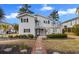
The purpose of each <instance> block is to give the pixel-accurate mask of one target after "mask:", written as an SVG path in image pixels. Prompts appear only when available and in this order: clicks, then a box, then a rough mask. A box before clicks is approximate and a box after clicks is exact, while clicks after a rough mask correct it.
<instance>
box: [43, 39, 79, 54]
mask: <svg viewBox="0 0 79 59" xmlns="http://www.w3.org/2000/svg"><path fill="white" fill-rule="evenodd" d="M43 43H44V45H45V48H46V49H49V50H52V51H57V52H62V53H79V40H71V39H70V40H64V39H63V40H60V39H48V40H44V41H43Z"/></svg>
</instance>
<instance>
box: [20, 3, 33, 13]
mask: <svg viewBox="0 0 79 59" xmlns="http://www.w3.org/2000/svg"><path fill="white" fill-rule="evenodd" d="M30 8H31V6H30V5H28V4H24V5H23V6H22V8H20V10H19V12H24V13H25V12H27V13H32V14H33V13H34V12H32V11H31V10H30Z"/></svg>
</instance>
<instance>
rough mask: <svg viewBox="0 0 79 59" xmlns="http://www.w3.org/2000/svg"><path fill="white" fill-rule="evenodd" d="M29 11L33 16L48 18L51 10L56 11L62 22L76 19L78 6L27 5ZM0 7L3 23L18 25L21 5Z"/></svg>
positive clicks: (1, 5)
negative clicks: (3, 16)
mask: <svg viewBox="0 0 79 59" xmlns="http://www.w3.org/2000/svg"><path fill="white" fill-rule="evenodd" d="M29 5H30V6H31V8H30V10H31V11H33V12H34V13H35V14H40V15H43V16H49V15H50V13H51V12H52V11H53V10H55V9H56V10H58V14H59V21H61V22H64V21H66V20H69V19H72V18H75V17H77V14H76V13H75V11H76V8H77V7H79V4H29ZM0 7H1V8H2V9H3V11H4V13H5V17H6V18H5V21H6V22H7V23H11V24H16V23H19V19H17V18H16V16H17V14H18V11H19V9H20V8H21V7H22V4H0Z"/></svg>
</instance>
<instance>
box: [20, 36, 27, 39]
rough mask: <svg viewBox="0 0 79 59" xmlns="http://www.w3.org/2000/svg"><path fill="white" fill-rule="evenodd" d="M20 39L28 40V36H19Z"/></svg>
mask: <svg viewBox="0 0 79 59" xmlns="http://www.w3.org/2000/svg"><path fill="white" fill-rule="evenodd" d="M19 38H20V39H26V38H27V35H19Z"/></svg>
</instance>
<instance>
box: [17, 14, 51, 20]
mask: <svg viewBox="0 0 79 59" xmlns="http://www.w3.org/2000/svg"><path fill="white" fill-rule="evenodd" d="M26 15H28V16H31V17H36V16H40V17H44V18H47V19H50V18H49V17H46V16H43V15H40V14H28V13H21V14H18V16H17V18H19V17H23V16H26Z"/></svg>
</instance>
